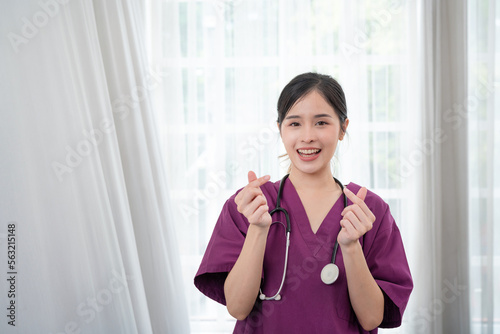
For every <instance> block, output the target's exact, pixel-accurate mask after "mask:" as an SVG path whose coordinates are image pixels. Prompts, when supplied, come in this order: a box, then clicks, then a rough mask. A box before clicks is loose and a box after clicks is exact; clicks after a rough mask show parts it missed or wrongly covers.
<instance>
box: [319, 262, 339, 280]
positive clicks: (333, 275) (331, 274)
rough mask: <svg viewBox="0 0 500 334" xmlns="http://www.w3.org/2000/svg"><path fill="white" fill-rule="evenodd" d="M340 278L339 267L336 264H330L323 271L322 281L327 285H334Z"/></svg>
mask: <svg viewBox="0 0 500 334" xmlns="http://www.w3.org/2000/svg"><path fill="white" fill-rule="evenodd" d="M338 277H339V267H337V265H336V264H335V263H328V264H327V265H326V266H324V267H323V269H322V270H321V280H322V281H323V283H325V284H333V283H334V282H335V281H336V280H337V278H338Z"/></svg>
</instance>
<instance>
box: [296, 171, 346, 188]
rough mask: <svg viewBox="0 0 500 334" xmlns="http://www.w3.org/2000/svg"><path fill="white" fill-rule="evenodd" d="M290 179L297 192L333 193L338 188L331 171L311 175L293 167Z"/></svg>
mask: <svg viewBox="0 0 500 334" xmlns="http://www.w3.org/2000/svg"><path fill="white" fill-rule="evenodd" d="M289 179H290V181H291V182H292V184H293V186H294V187H295V189H296V190H297V191H304V190H307V191H321V190H330V191H331V190H333V189H337V187H338V186H337V183H336V182H335V180H334V179H333V175H332V172H331V171H330V170H329V169H328V170H324V171H318V172H316V173H314V174H309V173H303V172H301V171H299V170H296V169H295V168H293V167H292V170H291V171H290V176H289Z"/></svg>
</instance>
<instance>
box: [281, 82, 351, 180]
mask: <svg viewBox="0 0 500 334" xmlns="http://www.w3.org/2000/svg"><path fill="white" fill-rule="evenodd" d="M348 123H349V120H346V122H345V125H344V127H345V128H347V125H348ZM343 137H344V133H343V132H342V131H341V129H340V120H339V117H338V116H337V113H336V112H335V110H334V109H333V108H332V106H330V105H329V104H328V103H327V102H326V101H325V99H324V98H323V97H322V96H321V94H319V93H318V92H317V91H315V90H313V91H311V92H310V93H308V94H307V95H305V96H303V97H302V98H301V99H299V100H298V101H297V102H296V103H295V104H294V105H293V107H292V108H291V109H290V110H289V111H288V114H287V115H286V117H285V119H284V120H283V122H282V124H281V139H282V141H283V144H284V145H285V149H286V152H287V153H288V156H289V158H290V161H291V163H292V165H291V173H296V172H300V173H307V174H318V173H324V172H329V173H330V160H331V159H332V157H333V154H334V153H335V149H336V148H337V143H338V140H339V139H340V140H342V139H343Z"/></svg>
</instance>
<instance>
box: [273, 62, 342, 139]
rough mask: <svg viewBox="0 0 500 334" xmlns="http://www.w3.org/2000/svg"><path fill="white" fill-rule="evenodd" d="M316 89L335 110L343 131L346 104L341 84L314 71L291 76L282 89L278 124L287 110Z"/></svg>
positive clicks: (281, 121) (279, 100)
mask: <svg viewBox="0 0 500 334" xmlns="http://www.w3.org/2000/svg"><path fill="white" fill-rule="evenodd" d="M314 90H315V91H317V92H318V93H319V94H321V96H323V98H324V99H325V101H326V102H327V103H328V104H329V105H330V106H331V107H332V108H333V110H335V113H336V114H337V116H338V117H339V120H340V128H341V131H342V132H345V121H346V119H347V106H346V100H345V95H344V91H343V90H342V86H340V84H339V83H338V82H337V80H335V79H334V78H332V77H331V76H329V75H325V74H319V73H314V72H309V73H303V74H299V75H297V76H296V77H295V78H293V79H292V80H291V81H290V82H289V83H288V84H287V85H286V86H285V87H284V88H283V90H282V92H281V94H280V97H279V99H278V124H279V127H280V129H281V124H282V123H283V120H284V119H285V117H286V115H287V113H288V111H290V109H291V108H292V107H293V106H294V105H295V103H297V101H298V100H300V99H301V98H302V97H304V96H306V95H307V94H309V93H310V92H312V91H314Z"/></svg>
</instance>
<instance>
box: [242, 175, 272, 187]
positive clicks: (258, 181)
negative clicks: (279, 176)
mask: <svg viewBox="0 0 500 334" xmlns="http://www.w3.org/2000/svg"><path fill="white" fill-rule="evenodd" d="M270 179H271V177H270V176H269V175H264V176H261V177H259V178H258V179H255V180H252V182H250V183H249V184H248V185H247V187H248V186H250V187H260V186H261V185H263V184H264V183H266V182H267V181H269V180H270Z"/></svg>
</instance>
